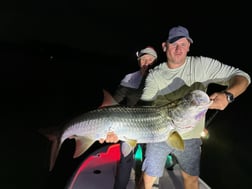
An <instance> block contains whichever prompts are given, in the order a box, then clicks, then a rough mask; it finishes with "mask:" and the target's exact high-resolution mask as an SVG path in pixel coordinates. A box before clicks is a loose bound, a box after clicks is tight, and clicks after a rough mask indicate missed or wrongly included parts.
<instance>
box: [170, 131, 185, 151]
mask: <svg viewBox="0 0 252 189" xmlns="http://www.w3.org/2000/svg"><path fill="white" fill-rule="evenodd" d="M167 142H168V144H170V145H171V146H172V147H173V148H176V149H177V150H184V148H185V146H184V140H183V139H182V137H181V136H180V134H179V133H178V132H177V131H173V133H171V134H170V136H169V137H168V139H167Z"/></svg>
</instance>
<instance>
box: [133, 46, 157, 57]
mask: <svg viewBox="0 0 252 189" xmlns="http://www.w3.org/2000/svg"><path fill="white" fill-rule="evenodd" d="M145 54H150V55H152V56H154V57H155V58H157V52H156V51H155V50H154V48H152V47H150V46H149V47H146V48H144V49H142V50H140V52H137V53H136V55H137V57H138V58H140V57H141V56H143V55H145Z"/></svg>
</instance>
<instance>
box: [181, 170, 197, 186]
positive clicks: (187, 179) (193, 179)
mask: <svg viewBox="0 0 252 189" xmlns="http://www.w3.org/2000/svg"><path fill="white" fill-rule="evenodd" d="M182 177H183V179H184V186H185V188H186V189H187V188H190V189H198V187H199V177H198V176H192V175H189V174H187V173H185V172H184V171H182Z"/></svg>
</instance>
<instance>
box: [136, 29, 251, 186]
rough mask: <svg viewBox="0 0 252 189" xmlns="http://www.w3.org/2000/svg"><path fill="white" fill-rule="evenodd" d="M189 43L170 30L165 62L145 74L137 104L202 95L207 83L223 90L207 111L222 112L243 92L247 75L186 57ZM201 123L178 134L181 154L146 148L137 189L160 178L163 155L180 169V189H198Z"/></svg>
mask: <svg viewBox="0 0 252 189" xmlns="http://www.w3.org/2000/svg"><path fill="white" fill-rule="evenodd" d="M192 43H193V40H192V38H191V37H190V36H189V32H188V30H187V29H186V28H185V27H182V26H177V27H173V28H171V29H170V31H169V36H168V39H167V41H166V42H163V43H162V48H163V51H164V52H165V53H166V57H167V61H166V62H164V63H161V64H159V65H158V66H156V67H155V68H154V69H153V70H151V71H150V73H149V74H148V76H147V78H146V82H145V88H144V90H143V94H142V96H141V101H143V102H154V103H155V104H156V105H159V104H162V103H167V102H169V101H173V100H176V99H178V98H180V97H182V96H184V95H185V94H186V93H188V92H189V91H191V90H194V89H201V90H204V91H206V90H207V87H208V85H209V84H210V83H216V84H220V85H224V86H227V88H226V90H225V91H218V92H215V93H213V94H211V95H210V96H209V97H210V99H211V100H212V101H213V102H212V105H211V106H210V108H209V109H218V110H224V109H225V108H226V107H227V106H228V104H229V103H231V102H232V101H233V100H234V99H235V98H237V97H238V96H239V95H240V94H242V93H243V92H244V91H245V90H246V88H247V87H248V85H249V84H250V82H251V80H250V76H249V75H248V74H247V73H245V72H244V71H242V70H239V69H238V68H234V67H232V66H229V65H225V64H223V63H221V62H220V61H218V60H215V59H212V58H208V57H203V56H200V57H193V56H188V55H187V53H188V52H189V50H190V45H191V44H192ZM204 123H205V117H203V118H202V120H201V121H200V122H199V123H198V124H196V125H195V126H193V129H191V130H188V131H185V132H183V133H180V134H181V136H182V138H183V139H184V143H185V149H184V151H178V150H175V149H173V148H172V147H170V146H169V145H167V143H165V142H161V143H150V144H147V145H146V153H145V159H144V162H143V166H142V171H143V183H142V185H141V186H140V187H141V188H144V189H151V188H152V185H153V183H154V182H155V180H156V179H157V178H158V177H161V176H162V175H163V170H164V166H165V162H166V158H167V155H168V154H169V153H173V154H174V155H175V156H176V158H177V161H178V164H179V166H180V168H181V174H182V177H183V180H184V188H185V189H199V182H198V179H199V174H200V156H201V142H202V141H201V138H200V133H201V132H202V131H203V129H204Z"/></svg>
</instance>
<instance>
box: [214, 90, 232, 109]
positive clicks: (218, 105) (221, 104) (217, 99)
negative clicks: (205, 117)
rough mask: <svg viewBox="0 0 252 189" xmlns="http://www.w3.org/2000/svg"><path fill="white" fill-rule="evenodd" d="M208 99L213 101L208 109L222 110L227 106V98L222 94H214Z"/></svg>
mask: <svg viewBox="0 0 252 189" xmlns="http://www.w3.org/2000/svg"><path fill="white" fill-rule="evenodd" d="M209 98H210V99H211V100H212V101H213V103H212V104H211V105H210V107H209V109H217V110H224V109H225V108H226V107H227V106H228V104H229V102H228V100H227V96H226V95H225V93H223V92H215V93H213V94H212V95H210V96H209Z"/></svg>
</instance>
